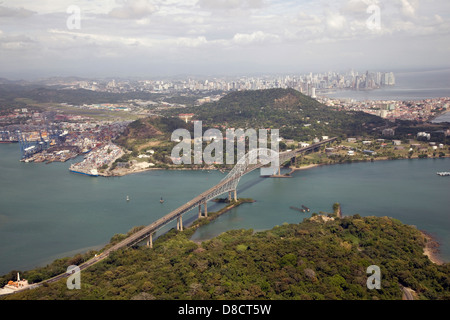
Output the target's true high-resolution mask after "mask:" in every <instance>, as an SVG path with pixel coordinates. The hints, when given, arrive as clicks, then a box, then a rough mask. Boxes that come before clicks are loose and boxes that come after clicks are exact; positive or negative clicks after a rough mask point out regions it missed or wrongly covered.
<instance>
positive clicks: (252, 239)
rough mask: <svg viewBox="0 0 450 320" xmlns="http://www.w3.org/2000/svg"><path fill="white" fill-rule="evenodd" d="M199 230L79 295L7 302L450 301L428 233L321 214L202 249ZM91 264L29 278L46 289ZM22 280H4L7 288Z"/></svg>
mask: <svg viewBox="0 0 450 320" xmlns="http://www.w3.org/2000/svg"><path fill="white" fill-rule="evenodd" d="M325 218H327V217H326V216H325ZM299 219H300V218H299ZM194 231H195V229H192V228H190V229H186V230H185V231H183V232H176V231H174V230H172V231H170V232H169V233H168V234H166V235H163V236H161V237H160V238H158V240H156V241H155V244H154V248H153V249H150V248H147V247H146V246H141V247H139V248H137V249H123V250H120V251H117V252H114V253H113V254H111V255H110V256H109V257H108V258H107V259H106V260H105V261H102V262H100V263H98V264H96V265H94V266H92V267H90V268H89V269H87V270H85V271H83V272H82V276H81V289H80V290H68V289H67V287H66V280H65V279H64V280H62V281H59V282H58V283H55V284H51V285H47V286H42V287H40V288H37V289H34V290H27V291H24V292H21V293H16V294H14V295H11V296H5V297H4V299H27V300H37V299H40V300H42V299H47V300H55V299H68V300H69V299H71V300H82V299H88V300H91V299H107V300H109V299H159V300H161V299H181V300H185V299H186V300H189V299H195V300H201V299H206V300H220V299H222V300H223V299H226V300H229V299H231V300H234V299H244V300H252V299H258V300H266V299H267V300H284V299H294V300H309V299H315V300H317V299H328V300H330V299H331V300H336V299H344V300H371V299H387V300H391V299H396V300H400V299H402V295H403V293H402V287H407V288H410V289H412V290H414V291H415V293H414V297H415V299H432V300H435V299H449V298H450V291H449V290H450V287H449V285H450V272H449V271H450V269H449V268H450V264H448V263H447V264H444V265H436V264H433V263H432V262H431V261H430V260H429V259H428V257H427V256H425V255H424V254H423V247H424V245H425V238H424V236H423V235H422V234H421V233H420V231H418V230H417V229H416V228H414V227H412V226H407V225H404V224H402V223H401V222H400V221H398V220H395V219H392V218H388V217H360V216H359V215H354V216H349V217H344V218H343V219H334V220H331V219H328V220H327V221H326V222H325V221H324V218H323V217H322V216H315V217H313V218H310V219H305V220H304V221H303V222H302V223H299V224H289V225H288V224H283V225H282V226H277V227H275V228H273V229H272V230H267V231H263V232H257V233H254V232H253V230H233V231H228V232H225V233H223V234H221V235H220V236H218V237H216V238H213V239H211V240H208V241H204V242H203V243H201V244H199V243H195V242H192V241H191V240H189V239H190V237H191V236H192V234H193V233H194ZM130 232H132V231H130ZM123 237H125V235H116V236H114V237H113V238H112V241H118V240H120V239H123ZM92 255H93V254H92ZM92 255H91V256H92ZM85 259H87V256H85V257H83V256H82V255H78V256H76V257H73V258H66V259H60V260H57V261H55V262H54V263H52V264H51V265H49V266H47V267H45V268H40V269H36V270H32V271H28V272H24V273H21V275H22V276H23V277H24V278H25V279H28V280H29V281H31V282H37V281H39V280H41V279H44V278H49V277H51V276H53V275H56V274H58V273H63V272H65V271H66V269H67V267H68V266H69V265H71V264H80V263H82V262H83V261H85ZM371 265H376V266H379V267H380V272H381V288H380V289H373V290H370V289H368V288H367V280H368V277H369V274H368V273H367V268H368V267H369V266H371ZM16 274H17V272H16V271H13V272H11V273H10V274H8V275H5V276H4V277H0V285H3V284H5V283H7V282H8V280H10V279H13V277H14V276H15V275H16Z"/></svg>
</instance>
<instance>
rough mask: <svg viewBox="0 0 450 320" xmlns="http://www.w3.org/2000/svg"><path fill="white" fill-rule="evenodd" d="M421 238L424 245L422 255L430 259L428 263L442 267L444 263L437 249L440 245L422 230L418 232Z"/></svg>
mask: <svg viewBox="0 0 450 320" xmlns="http://www.w3.org/2000/svg"><path fill="white" fill-rule="evenodd" d="M419 231H420V233H421V234H422V236H423V237H424V239H425V241H426V243H425V246H424V248H423V254H424V255H426V256H427V257H428V259H430V261H431V262H432V263H434V264H437V265H440V266H441V265H443V264H445V263H446V262H445V261H444V260H442V258H441V256H440V254H439V247H440V246H441V244H440V243H439V242H438V241H437V240H436V239H435V238H434V237H433V236H432V235H430V234H429V233H427V232H426V231H423V230H419Z"/></svg>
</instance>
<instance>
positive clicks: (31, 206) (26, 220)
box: [0, 144, 450, 274]
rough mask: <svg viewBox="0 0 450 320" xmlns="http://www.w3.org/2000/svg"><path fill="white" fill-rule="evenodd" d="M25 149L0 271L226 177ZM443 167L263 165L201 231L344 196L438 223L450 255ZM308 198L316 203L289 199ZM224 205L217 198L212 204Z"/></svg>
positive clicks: (79, 244) (428, 226)
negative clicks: (284, 173)
mask: <svg viewBox="0 0 450 320" xmlns="http://www.w3.org/2000/svg"><path fill="white" fill-rule="evenodd" d="M18 158H19V150H18V145H17V144H14V145H0V167H1V168H2V170H0V181H1V182H2V184H1V185H0V274H4V273H7V272H9V271H11V270H13V269H19V270H27V269H31V268H34V267H36V266H40V265H45V264H46V263H49V262H51V261H52V260H54V259H56V258H60V257H65V256H71V255H74V254H76V253H78V252H84V251H86V250H88V249H91V248H99V247H101V246H103V245H104V244H106V243H107V242H108V241H109V239H110V238H111V237H112V236H113V235H114V234H116V233H126V232H127V231H128V230H129V229H131V228H132V227H134V226H139V225H146V224H150V223H151V222H153V221H155V220H156V219H158V218H160V217H162V216H163V215H165V214H167V213H168V212H170V211H171V210H173V209H175V208H177V207H178V206H180V205H182V204H183V203H185V202H187V201H188V200H191V199H192V198H193V197H195V196H196V195H198V194H199V193H201V192H203V191H205V190H206V189H207V188H209V187H212V186H213V185H215V184H216V183H218V182H219V181H220V180H221V179H222V178H223V177H224V174H222V173H220V172H218V171H212V172H209V173H208V172H197V171H150V172H145V173H139V174H133V175H129V176H125V177H120V178H101V177H87V176H84V175H77V174H73V173H70V172H69V171H68V167H69V165H70V163H52V164H49V165H46V164H43V163H36V164H35V163H28V164H26V163H21V162H19V161H18ZM437 171H450V159H426V160H402V161H380V162H374V163H356V164H346V165H334V166H324V167H318V168H315V169H311V170H306V171H300V172H297V173H295V176H294V178H290V179H267V178H266V179H264V178H260V177H259V175H258V172H257V171H255V172H252V173H250V174H248V175H246V176H244V177H243V178H242V179H241V182H240V184H239V187H238V195H239V196H240V197H251V198H253V199H255V200H256V202H255V203H251V204H243V205H242V206H241V207H239V208H236V209H233V210H231V211H229V212H228V213H226V214H224V215H222V216H221V217H219V218H218V219H217V220H215V221H214V222H212V223H211V224H209V225H207V226H205V227H202V228H201V229H199V230H198V231H197V232H196V233H195V234H194V237H193V238H194V239H206V238H210V237H212V236H215V235H218V234H220V233H222V232H224V231H226V230H230V229H240V228H246V229H249V228H252V229H254V230H263V229H270V228H272V227H273V226H275V225H281V224H282V223H284V222H288V223H298V222H300V221H302V220H303V218H304V217H309V216H310V215H311V213H312V212H319V211H326V212H330V211H332V205H333V204H334V203H335V202H340V203H341V204H342V209H343V213H344V214H349V215H352V214H356V213H359V214H361V215H362V216H368V215H375V216H392V217H395V218H397V219H399V220H401V221H402V222H404V223H407V224H412V225H416V226H417V227H418V228H419V229H423V230H425V231H428V232H429V233H431V234H433V235H434V236H435V237H436V238H437V240H438V241H439V242H441V243H442V247H441V250H442V257H443V258H444V260H446V261H449V260H450V219H449V218H448V215H449V211H448V208H449V205H450V200H449V198H448V190H449V187H450V178H448V177H439V176H437V175H436V172H437ZM127 195H128V196H129V197H130V201H129V202H127V201H126V196H127ZM161 196H162V197H164V199H165V202H164V203H163V204H160V203H159V199H160V197H161ZM224 196H225V195H224ZM302 204H304V205H306V206H308V207H310V208H311V213H309V214H302V213H299V212H297V211H293V210H291V209H289V206H297V207H300V206H301V205H302ZM222 206H223V205H222ZM219 208H220V205H218V204H213V203H212V202H209V203H208V210H209V211H216V210H217V209H219ZM197 214H198V211H197V210H192V211H191V212H190V213H188V216H187V217H184V219H183V221H184V222H185V223H186V222H187V221H188V220H189V219H190V218H191V219H194V218H195V217H196V215H197ZM175 224H176V222H172V223H171V225H170V226H167V227H165V229H164V230H168V229H169V228H173V227H175ZM164 230H162V231H164Z"/></svg>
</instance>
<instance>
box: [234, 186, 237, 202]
mask: <svg viewBox="0 0 450 320" xmlns="http://www.w3.org/2000/svg"><path fill="white" fill-rule="evenodd" d="M234 201H237V190H236V189H234Z"/></svg>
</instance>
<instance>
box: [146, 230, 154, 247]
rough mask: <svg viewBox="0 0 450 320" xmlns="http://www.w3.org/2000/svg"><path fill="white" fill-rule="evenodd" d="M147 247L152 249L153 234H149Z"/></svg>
mask: <svg viewBox="0 0 450 320" xmlns="http://www.w3.org/2000/svg"><path fill="white" fill-rule="evenodd" d="M147 247H149V248H153V233H150V236H149V237H148V240H147Z"/></svg>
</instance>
